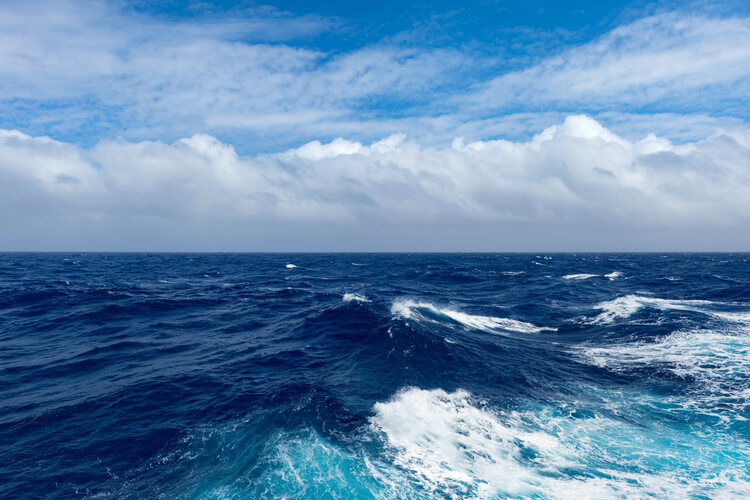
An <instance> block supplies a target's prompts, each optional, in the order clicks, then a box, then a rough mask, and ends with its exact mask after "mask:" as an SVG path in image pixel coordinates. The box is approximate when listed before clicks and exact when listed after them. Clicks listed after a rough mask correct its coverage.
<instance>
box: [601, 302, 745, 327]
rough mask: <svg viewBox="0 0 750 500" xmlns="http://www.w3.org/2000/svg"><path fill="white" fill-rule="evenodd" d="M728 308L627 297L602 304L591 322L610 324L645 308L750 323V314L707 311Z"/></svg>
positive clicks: (708, 303)
mask: <svg viewBox="0 0 750 500" xmlns="http://www.w3.org/2000/svg"><path fill="white" fill-rule="evenodd" d="M722 305H723V306H726V305H730V304H725V303H720V302H712V301H710V300H679V299H660V298H656V297H645V296H643V295H625V296H623V297H617V298H616V299H613V300H608V301H605V302H600V303H599V304H596V305H595V306H594V309H598V310H601V311H603V312H602V313H600V314H599V315H597V316H596V317H594V318H593V319H591V320H590V321H589V323H591V324H609V323H612V322H614V321H615V320H616V319H619V318H628V317H630V316H632V315H633V314H635V313H637V312H638V311H640V310H641V309H644V308H652V309H660V310H662V311H667V310H672V311H691V312H697V313H701V314H706V315H709V316H714V317H716V318H721V319H724V320H726V321H732V322H748V321H750V312H727V311H716V310H711V309H707V306H708V307H711V306H722Z"/></svg>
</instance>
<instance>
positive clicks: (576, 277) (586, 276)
mask: <svg viewBox="0 0 750 500" xmlns="http://www.w3.org/2000/svg"><path fill="white" fill-rule="evenodd" d="M596 276H599V275H598V274H586V273H582V274H566V275H565V276H563V277H562V278H563V279H564V280H587V279H589V278H595V277H596Z"/></svg>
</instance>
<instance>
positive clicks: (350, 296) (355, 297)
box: [341, 292, 370, 302]
mask: <svg viewBox="0 0 750 500" xmlns="http://www.w3.org/2000/svg"><path fill="white" fill-rule="evenodd" d="M341 300H343V301H344V302H352V301H354V302H370V299H368V298H367V297H365V296H364V295H359V294H356V293H348V292H347V293H345V294H344V296H343V297H342V298H341Z"/></svg>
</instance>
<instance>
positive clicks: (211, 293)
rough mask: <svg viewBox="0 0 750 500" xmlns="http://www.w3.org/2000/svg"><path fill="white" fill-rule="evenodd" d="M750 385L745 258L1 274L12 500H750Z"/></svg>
mask: <svg viewBox="0 0 750 500" xmlns="http://www.w3.org/2000/svg"><path fill="white" fill-rule="evenodd" d="M287 264H292V265H294V266H296V267H292V266H291V265H290V266H287ZM749 377H750V256H748V255H747V254H739V255H728V254H727V255H723V254H721V255H720V254H713V255H690V254H672V255H656V254H654V255H625V254H622V255H572V254H567V255H564V254H553V255H533V254H532V255H341V254H337V255H252V254H250V255H223V254H215V255H194V254H174V255H166V254H162V255H130V254H0V401H2V404H1V405H0V440H1V445H2V446H1V448H0V497H3V498H24V497H49V498H63V497H64V498H70V497H94V496H97V497H105V498H107V497H113V498H152V497H162V498H175V497H180V498H258V497H269V498H277V497H293V498H352V497H359V498H373V497H375V498H396V497H411V498H420V497H424V498H434V497H438V498H456V497H480V498H503V497H534V498H570V497H575V496H578V497H581V498H585V497H587V496H589V497H593V498H608V497H623V496H654V497H665V496H672V497H676V498H684V497H689V498H714V497H722V496H724V497H737V498H741V497H747V496H748V495H750V473H749V472H748V460H749V459H750V421H749V420H748V419H750V408H749V406H748V397H749V396H750V382H749V380H750V378H749Z"/></svg>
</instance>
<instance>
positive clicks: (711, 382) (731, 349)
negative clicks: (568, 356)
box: [579, 330, 750, 423]
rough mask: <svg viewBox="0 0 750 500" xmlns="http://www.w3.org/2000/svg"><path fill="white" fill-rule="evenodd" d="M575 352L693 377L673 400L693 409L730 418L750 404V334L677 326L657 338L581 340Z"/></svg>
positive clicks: (594, 361)
mask: <svg viewBox="0 0 750 500" xmlns="http://www.w3.org/2000/svg"><path fill="white" fill-rule="evenodd" d="M579 357H580V358H581V359H582V360H583V361H584V362H586V363H589V364H591V365H594V366H598V367H600V368H606V369H607V370H611V371H614V372H621V373H626V372H631V371H633V370H639V369H644V368H648V369H651V370H664V371H667V372H669V373H671V374H673V375H675V376H677V377H680V378H683V379H688V380H692V381H694V382H695V383H696V384H697V386H696V387H695V390H694V392H695V391H697V394H692V395H691V397H689V398H685V399H683V400H681V401H679V402H678V403H679V404H680V405H681V406H682V407H683V408H684V409H686V410H690V411H692V412H694V413H701V414H710V415H713V416H715V417H716V418H718V419H719V420H721V421H723V422H725V423H731V422H733V421H735V420H736V419H737V418H740V419H743V420H744V418H743V417H737V415H742V414H743V413H744V412H746V411H747V409H748V408H750V400H749V399H748V398H749V397H750V386H749V385H748V380H750V336H749V335H747V334H742V333H740V334H737V333H729V332H720V331H714V330H691V331H679V332H675V333H673V334H671V335H668V336H666V337H664V338H663V339H661V340H659V341H657V342H629V343H623V344H616V345H611V346H584V347H582V348H581V352H580V353H579Z"/></svg>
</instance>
